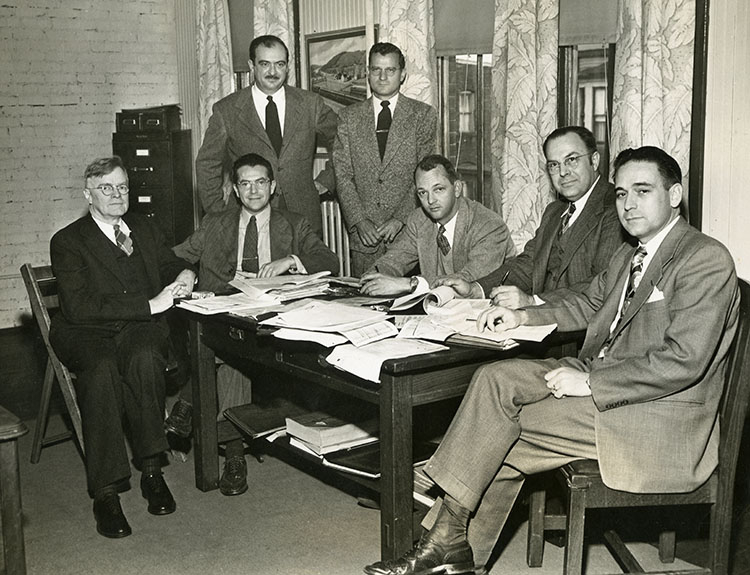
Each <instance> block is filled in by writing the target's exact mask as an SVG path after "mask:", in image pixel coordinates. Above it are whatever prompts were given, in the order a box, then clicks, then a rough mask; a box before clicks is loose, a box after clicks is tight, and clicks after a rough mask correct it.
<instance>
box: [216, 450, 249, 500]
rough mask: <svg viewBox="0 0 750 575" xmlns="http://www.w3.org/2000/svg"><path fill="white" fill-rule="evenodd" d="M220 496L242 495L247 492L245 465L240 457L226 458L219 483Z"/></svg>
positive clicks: (243, 459)
mask: <svg viewBox="0 0 750 575" xmlns="http://www.w3.org/2000/svg"><path fill="white" fill-rule="evenodd" d="M219 491H221V494H222V495H242V494H243V493H245V491H247V463H246V462H245V458H244V457H243V456H241V455H235V456H232V457H228V458H227V459H226V461H224V471H222V473H221V480H220V481H219Z"/></svg>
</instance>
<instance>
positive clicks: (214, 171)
mask: <svg viewBox="0 0 750 575" xmlns="http://www.w3.org/2000/svg"><path fill="white" fill-rule="evenodd" d="M284 90H285V93H286V114H285V117H284V130H283V131H284V137H283V139H282V144H281V152H280V154H279V155H278V156H277V155H276V151H275V150H274V148H273V145H272V144H271V140H270V139H269V138H268V134H267V133H266V130H265V129H264V128H263V124H262V123H261V120H260V118H259V117H258V113H257V112H256V110H255V104H254V102H253V92H252V89H251V88H249V87H248V88H244V89H242V90H240V91H239V92H236V93H234V94H231V95H229V96H227V97H226V98H222V99H221V100H219V101H218V102H216V104H214V106H213V113H212V114H211V118H210V119H209V121H208V128H207V129H206V134H205V135H204V137H203V145H201V148H200V150H199V151H198V156H197V158H196V160H195V170H196V178H197V183H198V194H199V196H200V199H201V204H202V205H203V209H204V210H205V211H206V212H216V211H222V210H224V209H225V204H224V201H223V198H224V191H223V187H222V186H223V183H224V174H225V173H227V174H228V173H230V172H231V168H232V163H233V162H234V160H236V159H237V158H239V157H240V156H242V155H243V154H248V153H250V152H255V153H256V154H260V155H261V156H263V157H264V158H266V159H267V160H268V161H269V162H271V166H273V171H274V177H275V179H276V182H277V185H276V196H277V199H275V202H276V203H275V205H276V206H277V207H279V208H283V209H287V210H290V211H293V212H297V213H300V214H302V215H303V216H305V217H306V218H307V219H308V221H309V222H310V224H311V225H312V226H313V229H315V230H316V231H318V232H319V231H320V230H321V227H322V224H321V217H320V199H319V197H318V191H317V189H316V188H315V184H314V183H313V177H312V174H313V158H314V155H315V149H316V136H320V140H319V143H320V144H322V145H325V146H329V145H330V144H331V142H332V141H333V138H334V135H335V134H336V124H337V117H336V114H335V113H334V112H333V110H331V108H329V107H328V106H327V105H326V104H325V103H324V102H323V98H321V97H320V96H319V95H318V94H314V93H312V92H308V91H307V90H300V89H298V88H294V87H292V86H285V87H284ZM327 187H330V184H329V185H328V186H327ZM234 204H235V202H233V201H231V200H230V205H234Z"/></svg>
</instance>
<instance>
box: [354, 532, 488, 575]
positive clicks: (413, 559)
mask: <svg viewBox="0 0 750 575" xmlns="http://www.w3.org/2000/svg"><path fill="white" fill-rule="evenodd" d="M365 573H367V575H438V574H440V575H443V574H444V575H458V574H459V573H465V574H469V573H474V553H472V551H471V547H470V546H469V543H468V542H467V541H466V540H463V541H460V542H459V543H454V544H452V545H442V544H440V543H438V542H436V541H432V540H431V539H429V538H428V537H427V536H426V535H423V536H422V538H421V539H420V540H419V543H417V544H416V545H415V546H414V549H412V550H411V551H409V552H408V553H407V554H406V555H404V556H403V557H401V558H400V559H396V560H395V561H378V562H377V563H373V564H372V565H368V566H367V567H365Z"/></svg>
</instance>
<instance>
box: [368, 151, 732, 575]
mask: <svg viewBox="0 0 750 575" xmlns="http://www.w3.org/2000/svg"><path fill="white" fill-rule="evenodd" d="M681 180H682V173H681V170H680V167H679V165H678V164H677V162H676V161H675V160H674V158H672V157H671V156H669V155H668V154H667V153H666V152H664V151H663V150H661V149H659V148H654V147H650V146H645V147H642V148H638V149H635V150H633V149H628V150H624V151H623V152H621V153H620V154H619V156H618V157H617V160H616V161H615V193H616V198H617V200H616V202H617V212H618V215H619V218H620V221H621V222H622V225H623V226H624V227H625V229H626V230H627V231H628V233H630V234H631V235H632V236H633V237H635V238H637V240H638V247H637V248H634V247H632V246H630V245H627V244H624V245H623V246H622V247H620V249H618V250H617V252H616V253H615V254H614V256H612V260H611V261H610V263H609V266H608V267H607V269H606V270H605V271H603V272H601V273H600V274H598V275H597V276H596V277H595V278H594V279H593V281H592V282H591V283H590V284H589V286H588V287H587V288H586V289H584V290H583V291H581V292H576V291H573V290H570V289H564V290H561V291H560V292H559V293H558V294H556V295H557V296H558V297H556V298H555V299H554V302H551V303H547V304H545V305H541V306H531V307H528V308H525V309H519V310H516V311H514V310H510V309H508V308H506V307H491V308H489V310H487V311H485V312H483V313H482V314H481V315H480V317H479V319H478V320H477V323H478V327H479V328H480V329H481V328H486V329H491V330H494V331H502V330H505V329H510V328H513V327H516V326H518V325H540V324H548V323H551V322H556V323H557V324H558V328H559V329H560V330H566V331H568V330H578V329H583V328H587V331H586V340H585V342H584V344H583V347H582V349H581V352H580V354H579V355H578V357H577V358H572V357H566V358H562V359H554V358H548V359H540V360H524V359H514V360H506V361H500V362H496V363H492V364H488V365H485V366H483V367H481V368H479V369H478V370H477V372H476V373H475V375H474V378H473V380H472V382H471V384H470V386H469V389H468V391H467V393H466V396H465V397H464V399H463V401H462V403H461V406H460V408H459V410H458V412H457V413H456V416H455V417H454V419H453V422H452V423H451V425H450V427H449V429H448V432H447V433H446V435H445V437H444V439H443V441H442V442H441V444H440V447H439V448H438V450H437V451H436V452H435V454H434V455H433V457H432V458H431V459H430V461H429V462H428V463H427V465H426V466H425V472H426V473H427V474H428V475H429V476H430V477H432V479H433V480H434V481H435V482H436V483H437V485H438V486H440V488H442V489H443V491H444V493H445V495H444V498H443V499H442V501H441V503H440V504H439V506H438V505H437V504H436V506H435V507H434V508H433V509H435V510H436V513H435V515H436V517H435V521H434V524H433V525H432V527H431V529H430V530H429V532H428V533H427V534H426V535H425V536H423V538H422V539H421V540H420V542H419V544H418V545H417V546H416V547H415V549H414V550H412V551H411V552H409V553H408V554H407V555H406V556H404V557H403V558H401V559H399V560H397V561H386V562H378V563H375V564H373V565H370V566H368V567H366V568H365V572H366V573H368V574H369V575H375V574H377V575H386V574H389V575H393V574H396V573H397V574H398V575H417V574H427V573H437V572H446V573H462V572H463V571H462V569H464V570H467V571H468V570H471V569H473V567H474V563H475V561H476V558H475V557H474V556H473V552H472V548H471V546H470V544H469V542H468V541H469V538H470V537H468V538H467V528H468V531H471V529H472V526H473V525H474V524H482V523H484V524H486V525H485V526H484V527H482V526H481V525H480V529H484V530H486V529H487V525H490V526H491V527H492V528H494V530H495V534H496V536H497V535H499V534H500V531H501V529H502V527H503V525H504V523H505V520H506V518H507V517H508V514H509V513H510V510H511V508H512V506H513V504H514V502H515V499H516V497H517V496H518V493H519V491H520V489H521V486H522V485H523V482H524V477H525V474H531V473H539V472H542V471H546V470H550V469H555V468H557V467H560V466H561V465H564V464H566V463H568V462H570V461H573V460H575V459H581V458H586V459H598V461H599V468H600V470H601V475H602V480H603V481H604V483H605V484H606V485H607V486H608V487H610V488H612V489H618V490H622V491H628V492H632V493H658V492H689V491H692V490H694V489H696V488H697V487H699V486H700V485H701V484H703V483H704V482H705V481H706V480H707V479H708V477H709V476H710V475H711V473H712V472H713V470H714V469H715V468H716V465H717V462H718V444H719V420H718V417H717V412H718V406H719V400H720V398H721V395H722V390H723V386H724V379H725V371H726V369H727V363H728V354H729V349H730V347H731V345H732V341H733V339H734V335H735V332H736V330H737V319H738V305H739V289H738V286H737V276H736V275H735V270H734V262H733V260H732V256H731V255H730V254H729V252H728V251H727V249H726V248H725V247H724V246H723V245H722V244H721V243H719V242H718V241H716V240H714V239H712V238H710V237H708V236H705V235H703V234H702V233H700V232H698V231H697V230H695V229H694V228H691V227H690V225H689V224H688V223H687V222H686V221H685V220H683V219H682V218H681V217H680V203H681V201H682V185H681ZM655 438H658V441H655ZM686 438H689V441H686ZM431 513H432V512H431ZM477 562H478V563H480V564H481V565H482V566H483V560H479V561H477Z"/></svg>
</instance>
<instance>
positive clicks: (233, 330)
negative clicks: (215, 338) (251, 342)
mask: <svg viewBox="0 0 750 575" xmlns="http://www.w3.org/2000/svg"><path fill="white" fill-rule="evenodd" d="M229 337H230V338H232V339H233V340H234V341H245V332H244V330H242V329H240V328H238V327H234V326H232V325H230V326H229Z"/></svg>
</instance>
